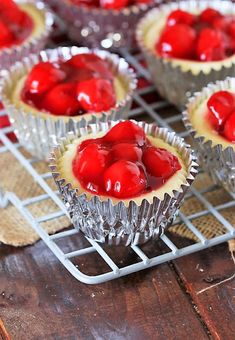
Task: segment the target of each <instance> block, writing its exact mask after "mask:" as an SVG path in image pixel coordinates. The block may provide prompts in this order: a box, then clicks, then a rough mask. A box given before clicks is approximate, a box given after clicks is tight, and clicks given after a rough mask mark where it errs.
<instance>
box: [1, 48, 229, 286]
mask: <svg viewBox="0 0 235 340" xmlns="http://www.w3.org/2000/svg"><path fill="white" fill-rule="evenodd" d="M120 54H121V55H122V56H123V57H124V58H125V59H126V60H127V61H128V62H129V63H130V64H131V65H132V66H133V67H134V68H135V70H136V72H137V76H138V78H139V84H141V83H142V85H141V88H139V90H138V91H137V92H136V94H135V96H134V106H133V108H132V110H131V111H130V118H135V119H137V120H138V119H143V114H144V115H145V116H144V119H147V120H151V121H155V122H156V123H157V124H158V125H159V126H163V127H167V128H168V129H170V130H174V126H176V125H177V133H178V135H180V136H181V137H187V132H186V131H185V130H184V129H183V127H182V126H181V125H182V124H181V114H180V113H179V112H176V110H175V109H174V108H173V107H171V106H170V105H169V104H168V103H166V102H165V101H163V100H161V99H160V98H158V95H157V93H156V92H155V90H154V87H153V86H152V85H151V83H148V82H149V81H150V75H149V73H148V71H147V69H146V68H145V66H144V65H143V61H142V55H141V54H139V53H138V51H137V52H136V53H132V54H130V53H129V52H128V50H126V49H122V50H121V51H120ZM5 114H6V113H5V112H4V111H1V113H0V115H1V116H3V115H5ZM178 125H180V126H181V127H180V128H178ZM11 131H12V128H11V127H7V128H3V129H0V140H1V141H2V143H3V145H2V146H0V155H1V154H2V153H5V152H11V153H12V154H13V155H14V156H15V158H16V159H17V160H18V161H19V162H20V163H21V165H22V166H23V167H24V168H25V169H26V170H27V171H28V173H29V174H30V175H31V176H32V177H33V179H34V180H35V181H36V182H37V183H38V184H39V186H40V187H41V188H42V189H43V192H44V193H43V194H42V195H39V196H36V197H29V198H27V199H25V200H21V199H20V198H19V197H17V195H16V194H15V193H13V192H6V193H3V192H1V191H0V206H1V207H2V208H6V207H7V205H8V204H9V203H11V204H12V205H13V206H15V207H16V208H17V210H18V211H19V212H20V213H21V215H22V216H23V217H24V218H25V220H26V221H27V222H28V223H29V224H30V225H31V226H32V228H33V229H34V230H35V231H36V232H37V233H38V235H39V236H40V237H41V238H42V240H43V241H44V242H45V244H46V245H47V246H48V247H49V248H50V249H51V251H52V252H53V253H54V255H55V256H56V257H57V258H58V260H59V261H60V262H61V263H62V264H63V265H64V266H65V267H66V268H67V270H68V271H69V272H70V273H71V274H72V275H73V276H74V277H75V278H76V279H78V280H79V281H82V282H84V283H87V284H97V283H101V282H105V281H108V280H112V279H115V278H118V277H121V276H125V275H128V274H130V273H133V272H137V271H140V270H142V269H146V268H150V267H153V266H156V265H158V264H160V263H164V262H167V261H171V260H174V259H176V258H178V257H181V256H185V255H188V254H191V253H193V252H196V251H199V250H202V249H205V248H208V247H211V246H214V245H216V244H219V243H222V242H225V241H228V240H229V239H232V238H234V237H235V229H234V226H233V225H231V223H230V222H229V221H228V220H227V219H226V218H225V217H224V216H223V215H222V213H221V211H223V210H224V209H227V208H232V207H234V206H235V195H232V194H230V199H229V200H228V201H227V202H226V203H223V204H220V205H217V206H213V205H212V204H211V203H210V201H209V200H208V199H207V198H206V193H208V192H211V191H213V190H215V189H216V186H214V185H211V186H209V187H207V188H204V189H203V190H197V189H196V188H195V187H192V188H191V190H190V192H189V193H188V194H187V196H186V199H190V198H192V197H195V198H196V199H197V200H198V201H199V202H200V203H201V204H202V205H203V207H204V209H202V210H200V211H198V212H196V213H193V214H191V215H188V216H187V215H186V214H184V213H183V212H182V211H181V212H180V213H179V216H178V218H177V219H176V221H175V222H174V225H177V224H179V223H183V224H184V225H185V226H186V227H187V228H188V229H189V230H190V232H191V233H192V234H193V235H194V236H195V237H196V238H197V239H198V242H195V243H193V244H190V245H187V246H185V247H183V248H178V247H177V245H176V244H175V243H174V241H172V239H171V237H170V236H168V234H167V235H162V236H161V238H160V240H159V242H162V243H163V244H164V245H165V246H166V247H167V250H168V251H167V252H165V251H164V252H162V253H160V254H157V255H156V254H154V253H153V256H151V255H150V254H147V253H146V252H145V251H144V249H143V247H139V246H134V245H133V246H131V250H132V251H133V252H134V253H135V255H136V261H135V262H134V263H131V264H129V265H126V266H124V267H122V266H120V265H118V264H117V261H115V250H114V254H113V255H112V256H111V255H109V253H110V252H109V251H107V248H106V247H105V246H103V245H101V244H98V243H97V242H95V241H93V240H91V239H88V238H86V243H84V242H83V241H82V242H81V244H82V246H79V247H77V248H76V249H68V250H67V249H66V251H64V249H63V244H66V238H67V237H69V238H70V239H74V240H75V239H76V240H78V239H83V240H85V237H84V236H83V235H82V234H81V233H79V232H78V231H77V230H75V229H74V228H73V227H71V228H70V229H66V230H64V231H61V232H58V233H56V234H54V235H49V234H48V233H47V232H46V231H45V230H44V229H43V226H42V225H43V223H44V222H47V221H53V223H57V220H58V218H59V217H61V216H64V215H66V214H67V213H66V210H65V207H64V205H63V203H62V201H61V200H60V198H59V196H58V192H57V191H55V190H54V188H53V187H52V186H51V185H49V184H48V182H47V180H48V178H50V173H48V172H46V173H44V174H40V173H38V172H37V170H36V167H35V165H36V164H37V163H38V161H37V160H36V159H32V158H27V156H25V155H24V154H23V153H22V151H21V148H20V145H19V144H17V143H15V144H14V143H12V142H11V141H10V139H9V138H8V137H7V134H8V133H9V132H11ZM0 185H1V183H0ZM48 199H49V200H52V201H53V202H54V203H55V204H56V206H57V208H58V209H57V211H55V212H53V213H50V214H47V215H44V216H41V217H40V218H38V217H36V216H34V215H33V214H32V213H31V212H30V206H31V205H32V204H35V203H38V202H43V201H45V200H48ZM208 215H212V216H213V217H214V218H215V219H216V220H217V221H219V222H220V223H221V224H222V225H223V226H224V230H225V232H224V233H223V234H222V235H219V236H215V237H212V238H211V239H207V238H206V237H205V236H204V235H203V234H202V233H201V232H200V231H199V229H198V228H197V227H196V226H195V225H194V221H195V220H196V219H197V218H199V217H202V216H208ZM150 242H154V241H150ZM156 242H157V241H156ZM69 244H71V243H69ZM75 244H76V242H75ZM84 244H85V245H84ZM121 251H122V250H121ZM91 253H96V254H98V255H99V256H100V257H101V258H102V259H103V260H104V261H105V263H106V264H107V266H108V268H109V269H108V270H106V271H104V272H100V273H97V274H96V275H88V274H86V273H84V271H83V269H84V268H83V267H82V264H81V263H79V258H82V257H83V256H86V255H88V256H89V254H91ZM75 259H76V261H78V262H76V264H75V263H74V260H75Z"/></svg>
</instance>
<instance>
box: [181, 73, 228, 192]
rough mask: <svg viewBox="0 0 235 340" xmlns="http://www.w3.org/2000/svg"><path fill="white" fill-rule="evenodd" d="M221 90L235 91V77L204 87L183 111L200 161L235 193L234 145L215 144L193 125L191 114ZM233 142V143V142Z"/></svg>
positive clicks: (215, 178) (214, 176) (226, 187)
mask: <svg viewBox="0 0 235 340" xmlns="http://www.w3.org/2000/svg"><path fill="white" fill-rule="evenodd" d="M220 90H231V91H233V92H235V78H227V79H226V80H225V81H217V82H216V83H214V84H209V85H208V86H207V87H204V88H203V90H202V91H201V92H199V93H196V94H195V95H194V96H193V97H192V98H190V100H189V102H188V104H187V107H186V110H185V111H184V112H183V121H184V124H185V127H186V128H187V129H188V130H189V131H190V133H191V135H192V137H193V141H194V145H195V148H196V151H197V153H198V157H199V161H200V163H201V165H202V166H203V168H204V169H205V171H207V172H208V173H209V174H210V175H211V177H212V179H213V181H214V182H215V183H216V184H220V185H222V186H223V187H224V188H225V189H227V190H228V191H229V192H232V193H235V150H234V148H233V146H232V145H231V146H228V147H226V148H225V147H223V146H222V145H221V144H216V145H213V144H212V141H211V140H208V139H207V138H206V137H205V136H201V135H199V134H198V132H197V131H196V130H195V129H194V127H193V126H192V123H191V121H190V116H191V114H192V112H194V111H195V110H197V108H198V107H199V106H200V104H201V103H202V102H203V101H205V100H206V99H209V97H210V96H211V95H212V94H213V93H214V92H217V91H220ZM231 144H232V143H231Z"/></svg>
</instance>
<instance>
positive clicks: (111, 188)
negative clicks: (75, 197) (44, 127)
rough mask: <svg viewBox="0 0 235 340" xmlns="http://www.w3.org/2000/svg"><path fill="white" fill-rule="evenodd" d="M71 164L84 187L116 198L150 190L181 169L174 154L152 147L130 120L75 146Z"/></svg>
mask: <svg viewBox="0 0 235 340" xmlns="http://www.w3.org/2000/svg"><path fill="white" fill-rule="evenodd" d="M72 166H73V174H74V176H75V177H76V178H77V179H78V181H79V183H80V184H81V185H82V187H83V188H84V189H86V190H88V191H90V192H92V193H94V194H99V195H105V196H112V197H116V198H132V197H136V196H138V195H141V194H143V193H147V192H151V191H152V190H154V189H157V188H159V187H161V186H162V185H163V184H164V183H165V182H166V181H167V180H168V179H169V178H170V177H171V176H173V175H174V173H175V172H176V171H178V170H180V169H181V165H180V163H179V160H178V158H177V157H176V156H174V155H173V154H171V153H170V152H169V151H167V150H166V149H163V148H158V147H156V146H153V145H152V144H151V142H150V141H149V140H148V139H147V137H146V135H145V132H144V130H143V129H142V128H141V127H139V126H138V125H136V124H135V123H133V122H131V121H125V122H120V123H118V124H117V125H115V126H114V127H113V128H112V129H111V130H109V132H107V134H106V135H105V136H103V137H102V138H96V139H88V140H85V141H84V142H82V143H81V144H80V145H78V147H77V152H76V156H75V158H74V160H73V163H72Z"/></svg>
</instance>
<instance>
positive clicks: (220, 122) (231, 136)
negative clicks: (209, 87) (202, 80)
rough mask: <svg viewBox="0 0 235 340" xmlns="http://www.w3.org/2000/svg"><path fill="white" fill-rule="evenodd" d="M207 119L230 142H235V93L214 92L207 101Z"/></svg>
mask: <svg viewBox="0 0 235 340" xmlns="http://www.w3.org/2000/svg"><path fill="white" fill-rule="evenodd" d="M207 108H208V114H207V119H208V120H209V122H210V125H211V126H212V128H213V129H214V130H215V131H217V132H218V133H219V134H220V135H221V136H223V137H225V138H226V139H227V140H228V141H230V142H235V113H234V112H235V94H233V93H231V92H228V91H219V92H216V93H214V94H213V95H212V96H211V97H210V98H209V100H208V101H207Z"/></svg>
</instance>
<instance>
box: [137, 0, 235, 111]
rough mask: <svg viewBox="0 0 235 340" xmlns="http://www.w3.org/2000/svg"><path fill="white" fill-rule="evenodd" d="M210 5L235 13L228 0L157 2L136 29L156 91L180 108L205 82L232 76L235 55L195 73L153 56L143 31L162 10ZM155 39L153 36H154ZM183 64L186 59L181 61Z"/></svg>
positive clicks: (225, 12)
mask: <svg viewBox="0 0 235 340" xmlns="http://www.w3.org/2000/svg"><path fill="white" fill-rule="evenodd" d="M208 7H210V8H214V9H217V10H218V11H220V12H221V13H224V14H228V15H235V3H232V1H227V0H224V1H221V0H220V1H218V0H213V1H211V0H189V1H179V2H173V3H169V4H165V5H161V6H160V7H159V8H154V9H152V10H151V11H149V12H148V13H147V14H146V15H145V16H144V17H143V18H142V19H141V20H140V22H139V24H138V25H137V29H136V40H137V43H138V45H139V47H140V49H141V50H142V52H143V54H144V56H145V59H146V62H147V66H148V69H149V71H150V74H151V77H152V80H153V83H154V85H155V87H156V89H157V91H158V92H159V93H160V94H161V96H162V97H164V98H166V99H167V100H168V101H169V102H170V103H172V104H174V105H176V106H177V107H178V108H180V109H182V108H183V107H185V104H186V102H187V100H188V99H189V98H190V97H191V96H192V95H193V93H194V92H196V91H200V90H201V89H202V88H203V87H204V86H206V85H207V84H208V83H209V82H215V81H216V80H223V79H225V78H226V77H228V76H232V75H233V74H234V75H235V58H234V60H233V61H231V63H230V64H229V65H224V63H223V61H221V66H219V67H218V64H217V66H212V67H211V70H210V71H209V73H204V72H203V71H200V73H199V74H197V75H195V74H193V72H192V71H191V70H189V71H185V70H182V68H181V67H180V66H176V65H174V64H173V62H172V61H171V60H170V59H167V58H162V57H160V56H157V55H156V53H154V52H153V51H152V50H151V49H149V48H148V47H147V46H146V44H145V41H144V33H145V32H147V30H148V27H149V26H150V25H151V23H154V22H157V18H158V17H159V16H161V15H163V14H164V13H170V12H171V11H173V10H176V9H182V10H185V11H192V12H193V11H199V12H201V11H203V10H204V9H205V8H208ZM156 38H157V37H156ZM185 63H187V60H185Z"/></svg>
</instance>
